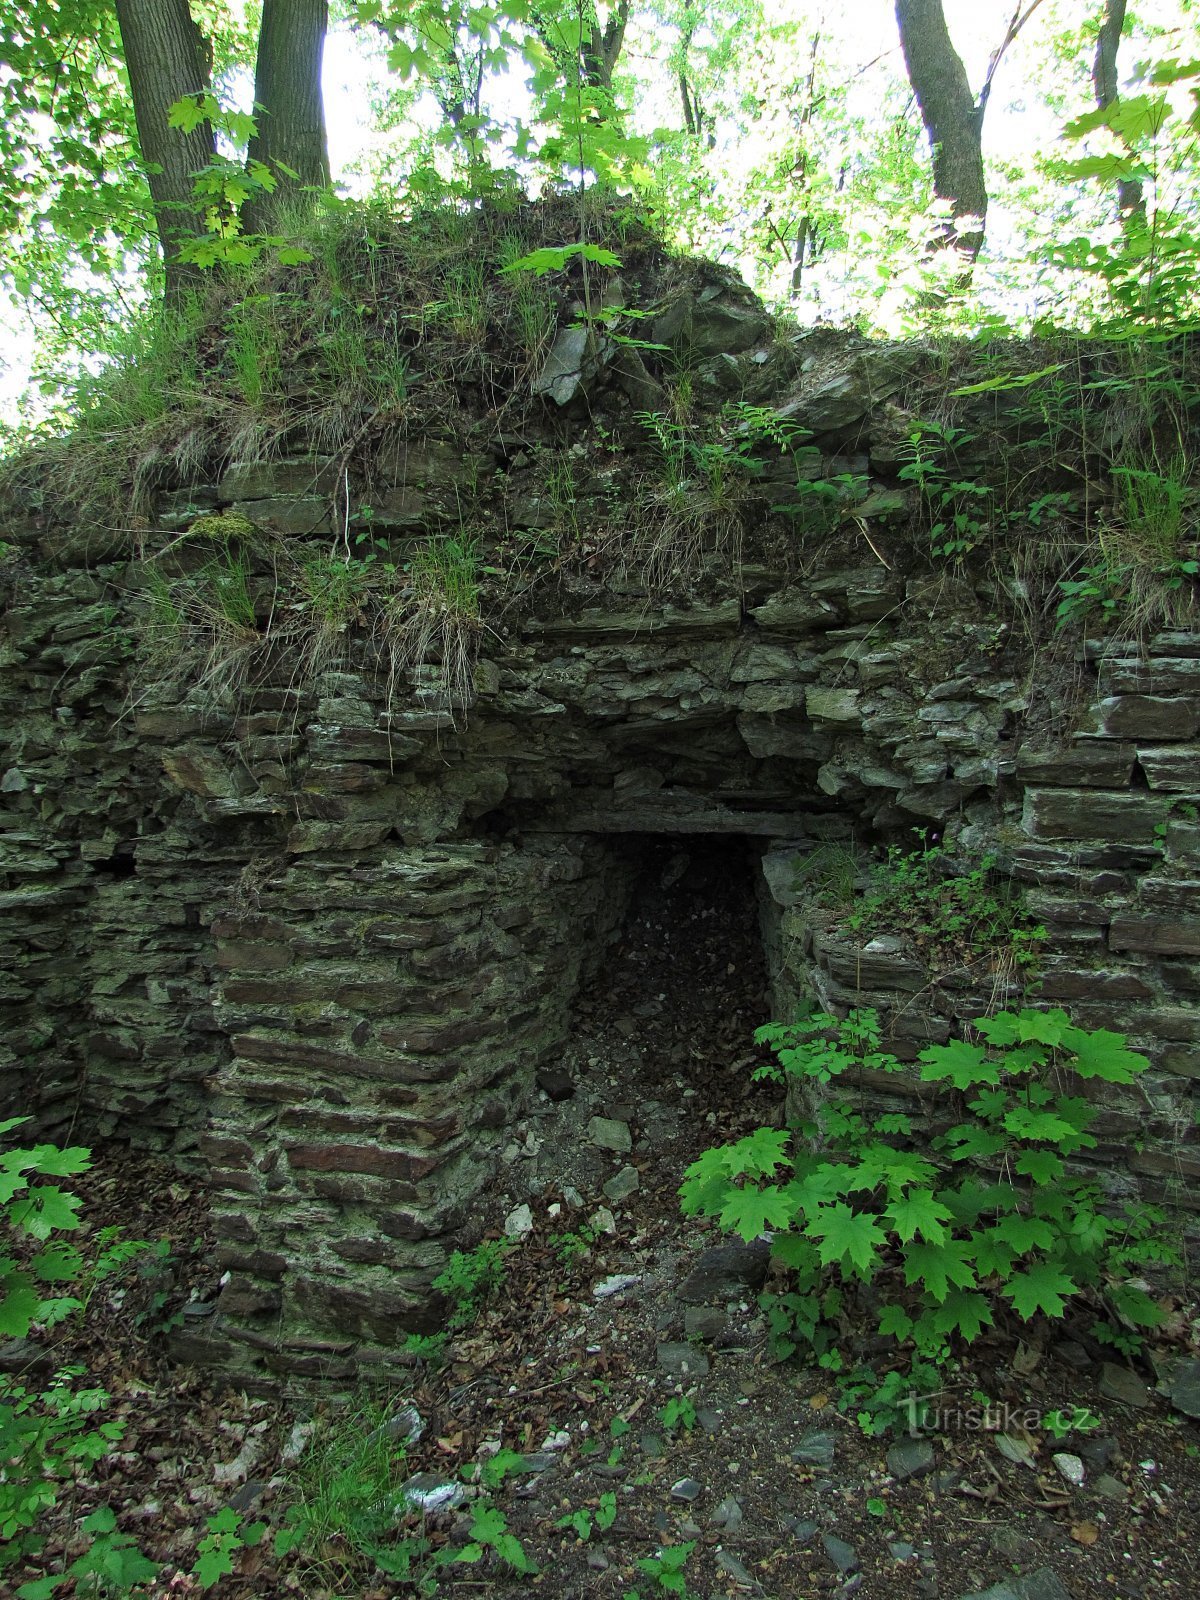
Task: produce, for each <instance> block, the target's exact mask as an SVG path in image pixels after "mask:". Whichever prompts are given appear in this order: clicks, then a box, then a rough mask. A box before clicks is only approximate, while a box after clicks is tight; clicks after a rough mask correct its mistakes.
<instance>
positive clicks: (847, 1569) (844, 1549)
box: [821, 1533, 859, 1574]
mask: <svg viewBox="0 0 1200 1600" xmlns="http://www.w3.org/2000/svg"><path fill="white" fill-rule="evenodd" d="M821 1543H822V1545H824V1547H825V1554H826V1555H827V1556H828V1557H829V1559H830V1561H832V1562H833V1564H834V1566H835V1567H836V1568H837V1569H838V1571H839V1572H841V1573H845V1574H848V1573H851V1572H857V1571H858V1567H859V1560H858V1551H857V1550H856V1549H855V1548H854V1546H853V1545H852V1544H847V1543H846V1541H845V1539H839V1538H838V1537H837V1536H836V1535H835V1534H832V1533H823V1534H822V1535H821Z"/></svg>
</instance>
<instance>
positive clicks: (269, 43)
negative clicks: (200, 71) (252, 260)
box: [243, 0, 329, 233]
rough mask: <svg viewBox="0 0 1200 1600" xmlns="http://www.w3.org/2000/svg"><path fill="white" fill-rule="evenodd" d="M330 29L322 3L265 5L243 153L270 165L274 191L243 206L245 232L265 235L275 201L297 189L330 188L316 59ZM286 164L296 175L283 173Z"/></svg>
mask: <svg viewBox="0 0 1200 1600" xmlns="http://www.w3.org/2000/svg"><path fill="white" fill-rule="evenodd" d="M328 24H329V6H328V0H263V14H262V28H261V31H260V33H259V36H258V60H257V63H256V65H255V69H254V100H255V117H256V119H257V122H258V131H257V133H256V134H255V136H254V138H253V139H251V141H250V149H249V151H248V155H249V158H250V160H251V161H261V162H262V163H263V164H264V165H265V166H267V167H270V169H271V171H272V172H273V173H274V175H275V177H276V178H278V180H279V187H278V188H277V189H276V190H275V191H274V193H273V194H270V195H263V196H261V197H259V198H258V199H256V200H255V201H252V202H251V203H250V204H249V205H248V206H247V207H246V209H245V212H244V213H243V221H244V223H245V227H246V230H247V231H248V232H250V233H263V232H269V231H270V226H271V222H272V220H273V217H274V214H275V211H276V206H277V202H278V200H279V198H280V196H282V195H285V194H287V193H289V192H290V193H292V194H296V193H297V192H298V191H299V190H300V189H302V188H309V189H325V188H328V187H329V149H328V145H327V143H326V139H325V106H324V101H323V100H322V98H321V58H322V55H323V54H324V49H325V31H326V28H327V27H328ZM279 164H282V165H279ZM284 167H286V168H290V169H291V173H294V174H295V176H294V177H293V176H291V175H290V174H289V173H288V172H285V171H283V170H282V168H284Z"/></svg>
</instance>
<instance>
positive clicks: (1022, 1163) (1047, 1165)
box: [1013, 1150, 1063, 1184]
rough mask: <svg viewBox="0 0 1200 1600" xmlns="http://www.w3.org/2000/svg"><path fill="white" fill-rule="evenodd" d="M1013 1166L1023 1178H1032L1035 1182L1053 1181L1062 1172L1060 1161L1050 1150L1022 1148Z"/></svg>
mask: <svg viewBox="0 0 1200 1600" xmlns="http://www.w3.org/2000/svg"><path fill="white" fill-rule="evenodd" d="M1013 1166H1014V1167H1015V1168H1016V1170H1017V1171H1018V1172H1019V1173H1020V1175H1021V1176H1022V1177H1023V1178H1032V1179H1033V1181H1034V1183H1037V1184H1047V1183H1053V1182H1054V1181H1055V1180H1056V1179H1057V1178H1061V1177H1062V1174H1063V1164H1062V1161H1061V1159H1060V1158H1059V1157H1058V1156H1056V1155H1055V1154H1054V1152H1053V1151H1052V1150H1022V1151H1021V1153H1020V1155H1018V1156H1017V1157H1015V1159H1014V1161H1013Z"/></svg>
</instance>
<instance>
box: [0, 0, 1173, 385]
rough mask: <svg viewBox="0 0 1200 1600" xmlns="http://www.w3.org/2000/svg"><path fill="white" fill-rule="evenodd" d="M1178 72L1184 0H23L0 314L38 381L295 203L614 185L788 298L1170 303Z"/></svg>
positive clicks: (208, 269)
mask: <svg viewBox="0 0 1200 1600" xmlns="http://www.w3.org/2000/svg"><path fill="white" fill-rule="evenodd" d="M1198 95H1200V15H1198V12H1197V8H1196V7H1195V6H1194V5H1193V4H1192V3H1191V0H1154V3H1153V4H1150V3H1148V0H1024V3H1018V0H989V3H986V4H983V3H981V4H976V5H973V6H966V5H964V4H960V3H957V0H895V3H894V4H892V3H890V0H813V3H794V0H707V3H696V0H613V3H608V4H606V3H604V0H486V3H479V0H341V3H337V0H335V4H334V5H333V6H332V7H330V6H329V5H328V3H327V0H263V4H262V5H255V4H242V3H239V0H190V3H189V0H153V3H149V0H33V3H30V4H23V5H21V6H16V5H14V4H12V3H11V0H10V4H9V5H8V6H7V8H6V9H5V13H4V14H3V16H2V20H0V98H2V116H0V144H2V147H3V161H2V162H0V275H2V277H3V282H4V286H5V288H6V289H7V292H8V296H9V300H10V305H11V309H10V311H9V312H8V314H7V321H8V323H9V325H10V327H11V328H13V329H14V331H15V332H16V333H17V334H18V335H21V334H22V333H24V334H25V335H26V337H27V340H28V343H29V347H30V348H32V349H34V351H35V356H34V359H33V363H32V370H33V376H34V378H35V380H37V382H38V383H39V384H40V386H41V388H42V390H43V391H44V393H46V394H49V395H51V396H53V395H55V394H56V393H61V391H62V384H63V382H64V376H65V375H68V376H69V374H70V373H72V372H74V371H77V370H78V369H79V366H80V363H81V361H82V362H83V363H84V365H85V366H94V365H95V364H96V362H97V361H100V362H103V360H104V358H105V354H106V352H107V351H109V350H110V349H111V348H112V347H113V342H114V340H116V341H118V342H119V341H120V340H121V339H122V338H124V337H126V336H127V333H128V329H129V326H130V324H131V322H134V321H136V320H137V319H138V318H139V317H141V316H143V315H145V314H146V308H150V309H151V314H155V315H156V314H157V308H159V307H160V306H161V305H162V304H163V301H164V297H165V302H166V305H167V306H168V308H171V307H172V306H174V307H177V306H178V304H179V297H180V296H181V295H184V294H186V293H187V292H188V289H189V286H194V285H195V284H196V283H197V282H198V281H199V280H200V279H202V278H203V276H204V274H206V273H212V272H214V271H216V272H220V271H236V270H237V269H239V268H240V267H243V266H245V265H246V264H248V263H249V262H251V261H253V260H254V259H256V258H257V257H258V256H259V255H261V254H262V253H263V252H275V253H278V254H280V255H281V256H282V257H283V259H285V260H286V259H288V254H289V252H295V251H296V249H297V246H296V244H295V241H294V237H293V236H294V233H295V228H296V223H297V219H298V218H299V217H300V216H301V215H303V214H304V213H306V212H311V211H312V210H313V209H314V208H316V209H319V208H320V207H322V206H328V205H331V204H333V205H337V204H344V203H346V201H347V199H348V198H350V199H355V200H359V201H363V200H371V201H373V202H375V203H378V204H381V205H384V206H386V207H387V208H388V209H389V211H390V212H391V213H392V214H393V215H396V214H398V215H400V216H401V217H403V216H406V215H414V214H415V213H416V212H417V211H418V210H419V209H420V208H422V207H427V206H430V205H435V206H451V207H455V208H459V209H470V208H473V207H483V206H503V205H505V204H512V203H515V201H516V199H517V197H519V196H521V195H526V194H539V193H542V194H544V193H547V192H552V191H554V190H562V191H565V192H568V193H584V192H587V191H589V190H596V189H604V190H608V191H611V192H612V193H613V194H614V195H617V196H620V197H622V199H623V200H624V201H625V202H627V203H628V204H629V205H630V206H632V207H636V209H637V212H638V214H639V217H640V218H642V219H643V220H649V221H650V222H651V223H652V224H653V225H654V226H655V227H656V228H657V229H658V230H659V231H660V232H661V234H662V235H663V236H664V238H665V239H666V240H667V241H668V242H669V243H670V244H672V245H674V246H676V247H678V248H680V249H682V250H685V251H688V252H695V253H700V254H705V255H708V256H711V257H714V258H716V259H718V260H721V261H723V262H725V263H727V264H729V265H731V266H733V267H734V268H735V269H736V270H737V271H739V272H740V273H742V274H743V275H744V276H745V277H746V278H747V280H748V281H749V282H750V283H751V284H752V285H753V286H754V288H755V289H756V290H757V291H758V292H759V293H760V294H761V295H763V297H764V298H765V299H766V300H767V301H768V303H769V304H771V305H772V306H773V307H774V308H776V309H782V310H786V311H788V312H790V313H791V314H792V315H793V316H794V317H795V318H796V319H797V320H798V321H800V322H801V323H802V324H812V323H815V322H818V321H832V322H837V323H849V324H853V325H855V326H857V327H859V328H860V329H863V330H864V331H882V332H888V333H896V332H905V331H912V330H914V329H917V328H920V327H923V326H931V325H939V326H944V327H950V328H954V329H958V330H961V331H964V332H968V333H980V332H983V333H987V332H992V331H1008V330H1012V331H1018V332H1025V331H1028V330H1029V329H1031V328H1044V327H1047V326H1055V327H1076V328H1085V329H1086V328H1099V327H1102V328H1104V329H1105V330H1106V331H1109V332H1111V331H1113V330H1114V329H1116V328H1121V327H1131V326H1136V327H1138V328H1144V327H1145V326H1146V325H1147V324H1151V325H1155V326H1161V325H1163V324H1170V325H1171V326H1178V325H1180V324H1181V323H1186V322H1187V321H1188V320H1190V319H1191V318H1192V317H1193V315H1194V313H1195V309H1196V305H1197V299H1198V296H1197V269H1196V261H1197V258H1198V246H1200V237H1198V234H1200V218H1198V215H1197V207H1198V204H1200V195H1198V191H1197V178H1196V166H1197V163H1196V138H1197V129H1198V127H1200V112H1198V111H1197V96H1198ZM339 197H340V198H339ZM16 345H17V348H18V349H19V348H20V347H21V341H20V337H18V338H17V340H16ZM19 366H20V363H19V362H18V367H19ZM45 403H46V402H45V401H43V402H42V405H43V406H44V405H45Z"/></svg>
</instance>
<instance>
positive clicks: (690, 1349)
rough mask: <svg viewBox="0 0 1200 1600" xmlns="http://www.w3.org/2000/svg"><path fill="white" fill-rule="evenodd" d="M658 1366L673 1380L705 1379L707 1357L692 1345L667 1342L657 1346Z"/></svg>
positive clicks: (706, 1374)
mask: <svg viewBox="0 0 1200 1600" xmlns="http://www.w3.org/2000/svg"><path fill="white" fill-rule="evenodd" d="M657 1359H658V1365H659V1368H660V1370H661V1371H663V1372H669V1373H670V1374H671V1376H672V1377H673V1378H706V1377H707V1376H708V1357H707V1356H706V1355H705V1354H704V1351H703V1350H697V1349H696V1347H695V1345H693V1344H677V1343H674V1342H672V1341H667V1342H664V1343H662V1344H660V1345H659V1346H658V1355H657Z"/></svg>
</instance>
